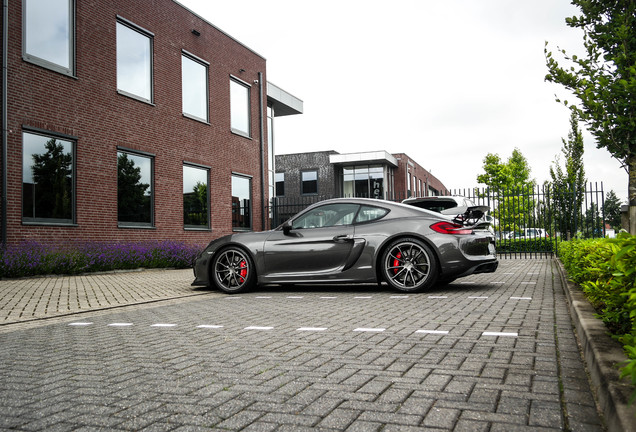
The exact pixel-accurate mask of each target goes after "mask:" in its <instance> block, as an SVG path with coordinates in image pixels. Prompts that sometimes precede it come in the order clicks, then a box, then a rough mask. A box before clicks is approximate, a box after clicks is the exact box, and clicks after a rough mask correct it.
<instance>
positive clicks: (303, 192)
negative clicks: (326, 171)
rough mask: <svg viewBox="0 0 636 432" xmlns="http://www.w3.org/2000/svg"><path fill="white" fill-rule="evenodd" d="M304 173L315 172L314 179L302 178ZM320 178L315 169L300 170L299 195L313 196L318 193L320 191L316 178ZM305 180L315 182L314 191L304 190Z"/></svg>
mask: <svg viewBox="0 0 636 432" xmlns="http://www.w3.org/2000/svg"><path fill="white" fill-rule="evenodd" d="M305 173H316V180H303V175H304V174H305ZM319 178H320V176H319V172H318V170H317V169H306V170H302V171H301V172H300V195H301V196H314V195H318V193H319V192H320V188H319V185H318V179H319ZM305 181H307V182H310V181H311V182H316V192H305Z"/></svg>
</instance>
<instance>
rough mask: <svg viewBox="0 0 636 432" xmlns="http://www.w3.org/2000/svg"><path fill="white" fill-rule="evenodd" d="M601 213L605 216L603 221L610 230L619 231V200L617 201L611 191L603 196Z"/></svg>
mask: <svg viewBox="0 0 636 432" xmlns="http://www.w3.org/2000/svg"><path fill="white" fill-rule="evenodd" d="M603 213H604V214H605V221H606V222H607V223H608V224H610V226H611V227H612V228H614V229H615V230H616V231H618V230H620V229H621V200H619V199H618V197H617V196H616V193H615V192H614V191H613V190H611V191H609V192H608V193H607V195H606V196H605V203H603Z"/></svg>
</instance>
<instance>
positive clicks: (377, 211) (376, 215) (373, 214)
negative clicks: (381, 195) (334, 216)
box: [356, 205, 389, 223]
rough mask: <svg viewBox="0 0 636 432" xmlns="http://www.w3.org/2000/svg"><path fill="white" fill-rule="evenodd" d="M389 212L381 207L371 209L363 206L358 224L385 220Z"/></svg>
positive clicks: (357, 219) (358, 217) (359, 213)
mask: <svg viewBox="0 0 636 432" xmlns="http://www.w3.org/2000/svg"><path fill="white" fill-rule="evenodd" d="M388 212H389V211H388V210H387V209H383V208H380V207H371V206H366V205H363V206H361V207H360V211H359V212H358V216H357V217H356V223H361V222H370V221H374V220H378V219H381V218H383V217H384V216H385V215H386V214H387V213H388Z"/></svg>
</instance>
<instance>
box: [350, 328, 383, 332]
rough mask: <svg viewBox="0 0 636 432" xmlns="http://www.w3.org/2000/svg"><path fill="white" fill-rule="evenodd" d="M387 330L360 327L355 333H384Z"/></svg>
mask: <svg viewBox="0 0 636 432" xmlns="http://www.w3.org/2000/svg"><path fill="white" fill-rule="evenodd" d="M384 330H386V329H383V328H365V327H359V328H357V329H355V330H353V331H354V332H383V331H384Z"/></svg>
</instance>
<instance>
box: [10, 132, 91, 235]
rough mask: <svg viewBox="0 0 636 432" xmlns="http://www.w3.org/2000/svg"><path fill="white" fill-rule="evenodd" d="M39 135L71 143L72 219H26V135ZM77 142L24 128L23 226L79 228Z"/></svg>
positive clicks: (67, 137)
mask: <svg viewBox="0 0 636 432" xmlns="http://www.w3.org/2000/svg"><path fill="white" fill-rule="evenodd" d="M27 133H28V134H30V135H37V136H41V137H45V138H48V139H51V138H54V139H59V140H63V141H68V142H70V143H71V151H72V157H73V162H72V164H71V171H72V179H71V218H70V219H56V218H38V217H33V218H30V217H26V218H25V217H24V134H27ZM77 140H78V138H77V137H76V136H72V135H66V134H62V133H56V132H52V131H48V130H44V129H39V128H31V127H27V126H23V127H22V148H21V150H22V167H21V171H22V175H21V177H22V178H21V180H20V185H21V194H20V218H21V221H22V224H23V225H55V226H77V219H76V218H77Z"/></svg>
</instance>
